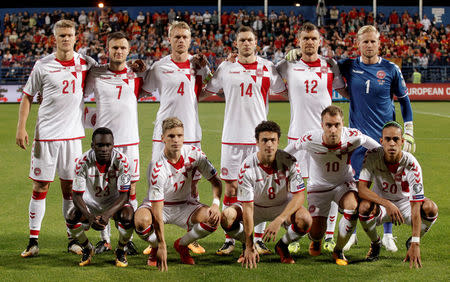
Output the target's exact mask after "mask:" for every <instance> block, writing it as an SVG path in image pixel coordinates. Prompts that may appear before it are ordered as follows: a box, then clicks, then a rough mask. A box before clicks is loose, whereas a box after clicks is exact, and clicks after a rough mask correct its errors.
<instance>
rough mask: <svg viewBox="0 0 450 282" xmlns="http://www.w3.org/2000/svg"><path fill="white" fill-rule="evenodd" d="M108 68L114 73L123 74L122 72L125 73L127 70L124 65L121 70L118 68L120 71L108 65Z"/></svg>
mask: <svg viewBox="0 0 450 282" xmlns="http://www.w3.org/2000/svg"><path fill="white" fill-rule="evenodd" d="M108 70H109V71H110V72H112V73H114V74H124V73H127V71H128V69H127V68H126V67H124V68H123V70H120V71H115V70H112V69H110V68H109V67H108Z"/></svg>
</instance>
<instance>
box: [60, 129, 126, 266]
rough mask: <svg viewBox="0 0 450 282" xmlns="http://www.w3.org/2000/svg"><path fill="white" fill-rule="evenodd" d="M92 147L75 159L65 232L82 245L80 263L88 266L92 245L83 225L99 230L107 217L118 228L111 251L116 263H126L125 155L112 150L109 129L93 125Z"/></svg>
mask: <svg viewBox="0 0 450 282" xmlns="http://www.w3.org/2000/svg"><path fill="white" fill-rule="evenodd" d="M91 147H92V149H90V150H89V151H87V152H86V153H84V154H83V155H82V156H81V157H80V158H79V159H77V161H76V167H75V179H74V181H73V188H72V192H73V203H74V207H73V208H72V209H71V210H70V211H69V212H68V215H67V218H66V223H67V227H68V229H69V233H70V234H71V235H72V237H73V238H77V239H78V240H79V242H80V244H81V246H82V248H83V253H82V257H81V262H80V264H79V265H80V266H85V265H88V264H89V263H90V262H91V259H92V256H93V254H94V247H93V246H92V244H91V243H90V242H89V240H88V238H87V237H86V234H85V232H84V231H85V227H86V226H85V225H86V224H89V226H90V227H92V228H94V229H95V230H103V229H104V228H105V226H106V225H107V224H108V221H109V219H110V218H114V220H115V221H116V223H117V228H118V229H119V244H118V245H117V249H116V251H115V254H116V266H119V267H126V266H127V265H128V262H127V257H126V252H125V251H124V247H125V246H126V245H127V243H128V241H129V240H130V238H131V235H132V234H133V227H134V226H133V215H134V212H133V207H132V206H131V205H130V203H129V191H130V185H131V182H130V181H131V175H130V173H129V168H130V165H129V163H128V159H127V157H126V156H125V155H124V154H122V153H120V152H119V151H117V150H116V149H114V138H113V134H112V131H111V130H110V129H108V128H105V127H99V128H97V129H96V130H95V131H94V133H93V134H92V144H91Z"/></svg>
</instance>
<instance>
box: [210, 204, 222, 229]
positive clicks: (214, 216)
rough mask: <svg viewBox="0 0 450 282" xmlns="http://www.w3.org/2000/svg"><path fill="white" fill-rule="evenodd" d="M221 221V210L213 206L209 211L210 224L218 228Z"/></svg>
mask: <svg viewBox="0 0 450 282" xmlns="http://www.w3.org/2000/svg"><path fill="white" fill-rule="evenodd" d="M219 220H220V210H219V207H218V206H217V205H212V206H211V207H210V208H209V209H208V223H209V224H210V225H212V226H217V224H219Z"/></svg>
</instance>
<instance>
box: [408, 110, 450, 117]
mask: <svg viewBox="0 0 450 282" xmlns="http://www.w3.org/2000/svg"><path fill="white" fill-rule="evenodd" d="M413 112H414V113H419V114H423V115H430V116H437V117H445V118H450V116H449V115H443V114H436V113H429V112H422V111H416V110H414V111H413Z"/></svg>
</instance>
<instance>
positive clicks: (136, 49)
mask: <svg viewBox="0 0 450 282" xmlns="http://www.w3.org/2000/svg"><path fill="white" fill-rule="evenodd" d="M60 19H70V20H73V21H74V22H76V23H77V30H78V32H77V43H76V50H77V51H78V52H80V53H85V54H87V55H89V56H91V57H93V58H94V59H96V60H97V61H98V62H99V63H105V62H107V55H106V52H105V43H106V38H107V34H108V33H109V32H111V31H118V30H123V31H125V32H126V33H127V34H128V36H129V39H130V43H131V52H130V56H129V57H130V59H137V58H140V59H143V60H146V61H147V64H149V65H151V64H152V62H154V61H156V60H159V59H160V58H161V57H163V56H165V55H167V54H169V52H170V51H169V48H170V47H169V41H168V36H167V31H168V24H170V23H171V22H172V21H174V20H183V21H186V22H187V23H188V24H189V25H190V26H191V28H192V44H191V53H193V54H194V53H203V54H204V55H206V57H207V58H208V60H209V62H210V64H211V66H212V68H213V69H214V68H216V67H217V66H218V65H219V64H220V63H221V62H222V61H223V60H224V59H225V58H226V57H227V55H228V54H229V53H230V52H232V50H233V41H234V40H235V38H236V33H235V30H236V29H237V28H239V26H241V25H248V26H251V27H253V29H254V30H255V32H256V33H257V35H258V48H257V51H258V53H259V55H260V56H262V57H264V58H268V59H270V60H272V61H273V62H274V63H277V62H278V61H280V60H281V59H282V58H283V57H284V55H285V53H286V52H288V51H289V50H290V49H292V48H294V46H295V45H296V33H297V31H298V30H299V28H300V27H301V25H302V24H303V23H304V22H305V20H304V18H303V15H302V14H296V13H294V11H290V12H289V13H284V12H282V11H281V12H279V13H278V14H277V13H275V12H274V11H272V12H270V13H269V15H268V16H267V17H266V16H265V15H264V14H263V12H262V11H258V12H254V11H250V12H247V11H245V10H238V11H236V12H230V13H227V12H224V13H223V14H222V15H221V16H220V19H221V24H220V25H219V15H218V14H217V12H216V11H212V12H210V11H205V12H204V13H203V14H202V13H198V12H188V11H184V12H182V11H175V10H174V9H171V10H170V11H168V12H165V11H162V12H155V13H150V12H139V14H138V16H137V17H136V18H131V17H130V16H129V14H128V12H127V11H126V10H124V11H116V10H114V9H112V8H105V9H103V10H95V11H89V12H87V13H86V12H85V11H75V12H73V13H67V12H64V11H59V10H55V11H54V12H53V13H44V12H43V13H39V14H38V13H33V14H29V13H28V12H26V11H25V12H19V13H17V14H5V16H4V18H3V21H2V23H1V24H2V32H1V35H0V58H1V64H2V68H1V69H2V73H1V75H0V76H1V77H2V79H5V78H6V79H9V78H16V79H18V80H19V81H21V82H23V81H26V78H27V76H28V74H29V71H30V69H31V67H32V66H33V64H34V62H35V61H36V60H37V59H39V58H41V57H43V56H46V55H48V54H50V53H52V52H53V51H54V46H55V44H54V37H53V36H52V27H53V24H54V23H55V22H56V21H58V20H60ZM321 22H323V24H321V26H320V32H321V34H322V35H323V44H322V46H321V54H322V55H324V56H327V57H334V58H336V59H341V58H348V57H355V56H357V55H358V54H357V48H356V44H355V43H356V42H355V39H356V36H355V35H356V32H357V31H358V29H359V27H361V26H363V25H365V24H375V25H377V27H378V29H379V30H380V32H381V36H380V41H381V50H380V54H381V55H382V56H383V57H386V58H397V60H398V61H399V62H400V61H401V65H402V67H418V68H422V69H424V68H428V67H429V66H445V65H450V57H449V51H450V43H449V42H450V25H447V26H443V25H440V26H437V25H435V24H434V23H433V22H432V21H430V19H428V18H427V16H424V17H423V19H420V18H419V16H418V15H417V14H415V15H410V14H408V12H406V11H405V12H404V13H402V14H398V13H397V11H395V10H393V11H392V12H391V14H390V15H384V14H383V13H379V14H378V15H377V17H376V20H375V19H374V16H373V14H372V12H366V11H364V9H360V10H357V9H356V8H353V9H352V10H351V11H349V12H344V11H340V10H338V9H337V8H336V7H332V8H331V9H328V11H327V14H326V16H325V17H324V19H322V20H321Z"/></svg>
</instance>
